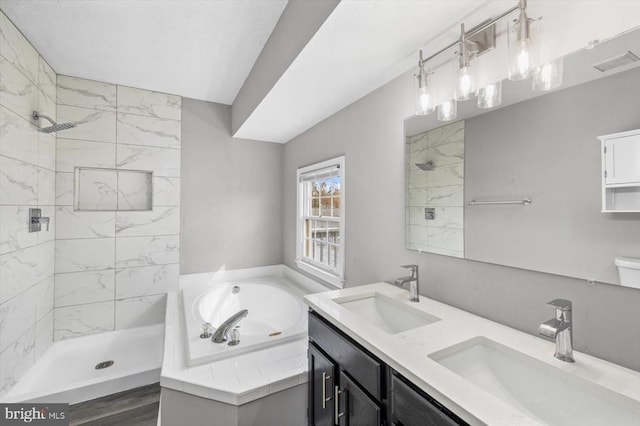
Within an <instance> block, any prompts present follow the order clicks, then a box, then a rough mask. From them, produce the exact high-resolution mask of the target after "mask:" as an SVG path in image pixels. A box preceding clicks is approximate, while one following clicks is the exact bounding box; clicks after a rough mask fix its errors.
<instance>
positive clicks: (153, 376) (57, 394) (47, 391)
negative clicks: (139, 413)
mask: <svg viewBox="0 0 640 426" xmlns="http://www.w3.org/2000/svg"><path fill="white" fill-rule="evenodd" d="M163 344H164V325H163V324H157V325H150V326H146V327H139V328H132V329H128V330H118V331H111V332H108V333H100V334H93V335H89V336H84V337H76V338H73V339H65V340H61V341H58V342H55V343H54V344H53V345H52V346H51V347H50V348H49V349H48V350H47V351H46V352H45V353H44V354H43V356H42V357H41V358H40V359H38V361H37V362H36V363H35V364H34V365H33V366H32V367H31V368H30V369H29V370H28V371H27V372H26V374H25V375H24V376H22V377H21V378H20V380H19V381H18V383H16V384H15V386H13V387H12V388H11V390H9V392H7V394H6V395H5V396H4V397H3V398H2V402H4V403H7V402H47V403H56V402H67V403H70V404H75V403H78V402H82V401H87V400H90V399H94V398H99V397H101V396H105V395H110V394H113V393H116V392H121V391H124V390H127V389H132V388H135V387H138V386H144V385H149V384H152V383H156V382H158V381H159V380H160V367H161V365H162V354H163V350H164V348H163ZM103 361H114V363H113V365H112V366H111V367H108V368H104V369H100V370H96V368H95V366H96V364H98V363H100V362H103Z"/></svg>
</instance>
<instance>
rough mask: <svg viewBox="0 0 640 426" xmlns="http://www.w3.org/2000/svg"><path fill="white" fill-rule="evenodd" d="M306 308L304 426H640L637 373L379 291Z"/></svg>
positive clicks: (330, 295) (314, 301) (385, 288)
mask: <svg viewBox="0 0 640 426" xmlns="http://www.w3.org/2000/svg"><path fill="white" fill-rule="evenodd" d="M305 301H306V303H307V304H308V305H309V306H310V313H309V321H308V323H309V379H308V383H309V407H308V417H309V424H310V425H318V426H320V425H322V426H325V425H373V424H378V425H398V426H401V425H402V426H409V425H425V424H428V425H456V424H470V425H483V424H484V425H486V424H491V425H514V424H518V425H540V424H556V425H562V424H565V425H567V424H580V425H594V426H595V425H602V424H616V425H637V424H640V373H638V372H636V371H632V370H629V369H627V368H624V367H621V366H618V365H615V364H611V363H609V362H607V361H604V360H601V359H598V358H594V357H592V356H589V355H587V354H584V353H580V352H574V357H575V363H569V362H563V361H561V360H559V359H557V358H555V357H554V351H555V343H554V342H551V341H547V340H543V339H542V338H539V337H536V336H533V335H529V334H526V333H523V332H520V331H517V330H515V329H512V328H510V327H506V326H504V325H501V324H498V323H495V322H493V321H490V320H487V319H485V318H481V317H478V316H476V315H473V314H470V313H468V312H466V311H463V310H460V309H457V308H454V307H451V306H448V305H445V304H443V303H440V302H436V301H434V300H431V299H428V298H426V297H421V298H420V301H419V302H415V303H414V302H410V301H409V293H408V292H407V291H405V290H403V289H400V288H397V287H395V286H391V285H389V284H386V283H375V284H369V285H363V286H358V287H353V288H348V289H342V290H334V291H329V292H324V293H318V294H314V295H309V296H306V297H305ZM551 313H552V311H551V310H550V314H551Z"/></svg>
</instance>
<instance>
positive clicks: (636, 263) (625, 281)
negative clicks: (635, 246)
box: [614, 257, 640, 289]
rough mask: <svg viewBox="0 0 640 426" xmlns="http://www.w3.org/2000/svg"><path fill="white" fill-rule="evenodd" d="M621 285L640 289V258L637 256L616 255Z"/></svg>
mask: <svg viewBox="0 0 640 426" xmlns="http://www.w3.org/2000/svg"><path fill="white" fill-rule="evenodd" d="M614 263H615V265H616V266H617V267H618V276H619V277H620V285H622V286H625V287H633V288H639V289H640V259H638V258H635V257H616V259H615V261H614Z"/></svg>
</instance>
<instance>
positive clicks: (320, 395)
mask: <svg viewBox="0 0 640 426" xmlns="http://www.w3.org/2000/svg"><path fill="white" fill-rule="evenodd" d="M336 371H337V369H336V366H335V364H334V363H333V362H332V361H331V360H330V359H329V358H327V357H326V356H325V355H324V354H323V353H322V352H321V351H320V350H319V349H318V348H317V347H316V346H315V345H314V344H312V343H310V344H309V383H308V389H309V403H308V404H309V406H308V408H307V414H308V415H307V417H308V418H309V425H310V426H333V425H334V414H335V405H334V389H335V386H336V384H337V382H336V380H335V378H336V374H335V373H336Z"/></svg>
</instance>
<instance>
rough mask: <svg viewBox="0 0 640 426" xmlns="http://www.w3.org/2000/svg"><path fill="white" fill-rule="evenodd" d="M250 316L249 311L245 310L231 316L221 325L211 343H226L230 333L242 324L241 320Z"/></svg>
mask: <svg viewBox="0 0 640 426" xmlns="http://www.w3.org/2000/svg"><path fill="white" fill-rule="evenodd" d="M248 314H249V311H248V310H247V309H243V310H241V311H240V312H238V313H236V314H233V315H231V317H229V318H228V319H227V320H226V321H225V322H223V323H222V324H220V327H218V329H217V330H216V331H215V333H213V337H211V341H212V342H215V343H224V342H226V341H227V337H229V332H231V330H232V329H233V327H235V326H236V324H238V323H239V322H240V320H241V319H242V318H244V317H246V316H247V315H248Z"/></svg>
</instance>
